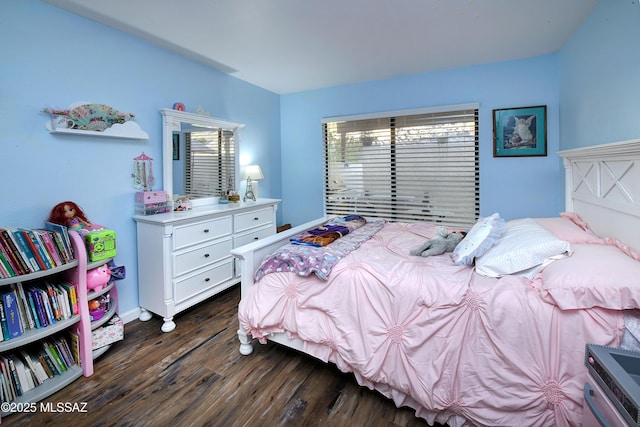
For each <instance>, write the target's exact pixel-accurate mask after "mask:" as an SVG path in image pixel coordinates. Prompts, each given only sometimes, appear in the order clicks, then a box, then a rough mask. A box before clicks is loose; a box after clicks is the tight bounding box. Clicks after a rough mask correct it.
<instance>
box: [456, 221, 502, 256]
mask: <svg viewBox="0 0 640 427" xmlns="http://www.w3.org/2000/svg"><path fill="white" fill-rule="evenodd" d="M503 232H504V219H502V218H500V215H499V214H497V213H494V214H493V215H490V216H488V217H486V218H480V219H478V221H477V222H476V223H475V224H474V225H473V227H471V230H469V232H468V233H467V235H466V236H465V238H464V239H462V241H461V242H460V243H458V245H457V246H456V247H455V249H454V250H453V253H452V254H451V259H453V262H454V264H455V265H463V264H464V265H470V264H472V263H473V259H474V258H475V257H479V256H480V255H482V254H483V253H485V251H486V250H487V249H489V248H490V247H491V246H493V245H494V244H495V243H496V242H497V241H498V239H499V238H500V236H501V235H502V233H503Z"/></svg>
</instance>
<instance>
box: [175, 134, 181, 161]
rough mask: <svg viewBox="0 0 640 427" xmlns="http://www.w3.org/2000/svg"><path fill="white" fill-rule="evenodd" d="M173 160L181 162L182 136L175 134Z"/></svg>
mask: <svg viewBox="0 0 640 427" xmlns="http://www.w3.org/2000/svg"><path fill="white" fill-rule="evenodd" d="M173 160H180V135H178V134H173Z"/></svg>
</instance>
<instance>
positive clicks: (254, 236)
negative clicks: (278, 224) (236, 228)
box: [233, 225, 273, 248]
mask: <svg viewBox="0 0 640 427" xmlns="http://www.w3.org/2000/svg"><path fill="white" fill-rule="evenodd" d="M272 234H273V231H272V227H271V225H267V226H266V227H260V228H257V229H254V230H250V231H248V232H246V233H243V234H237V235H236V236H235V238H234V242H233V247H234V248H237V247H239V246H242V245H246V244H247V243H251V242H255V241H256V240H260V239H264V238H265V237H267V236H271V235H272Z"/></svg>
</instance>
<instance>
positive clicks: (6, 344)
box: [0, 231, 93, 416]
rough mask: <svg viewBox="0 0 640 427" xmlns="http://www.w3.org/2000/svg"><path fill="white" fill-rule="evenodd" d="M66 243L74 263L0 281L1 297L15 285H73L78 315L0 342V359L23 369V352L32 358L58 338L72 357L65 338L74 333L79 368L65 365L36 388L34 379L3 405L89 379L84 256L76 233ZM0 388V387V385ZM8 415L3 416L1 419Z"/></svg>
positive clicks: (38, 397)
mask: <svg viewBox="0 0 640 427" xmlns="http://www.w3.org/2000/svg"><path fill="white" fill-rule="evenodd" d="M69 241H70V243H71V247H72V248H73V252H74V256H75V259H74V260H72V261H70V262H68V263H67V264H64V265H61V266H58V267H54V268H50V269H48V270H41V271H37V272H33V273H30V274H22V275H18V276H14V277H9V278H3V279H0V293H2V294H5V293H6V292H10V291H11V290H12V289H16V288H17V286H18V284H20V286H24V289H33V288H38V287H41V286H44V285H43V283H45V281H46V282H49V283H62V282H67V283H74V284H75V285H76V286H75V290H76V294H77V307H78V309H77V314H73V315H71V317H69V318H66V319H63V320H58V321H56V322H52V323H51V324H49V325H48V326H41V327H39V328H31V329H27V328H24V330H23V332H22V333H21V335H19V336H17V337H14V338H11V339H6V340H4V341H2V342H0V358H5V359H6V360H8V359H9V358H13V359H20V361H21V362H22V361H24V362H25V363H24V364H23V365H24V366H28V363H26V360H25V359H24V358H23V357H21V355H22V351H23V350H24V351H25V353H27V354H30V355H35V354H36V353H37V352H38V350H36V349H37V348H39V347H41V346H42V343H45V342H52V341H57V340H60V339H61V338H60V337H64V338H67V343H68V345H69V347H72V350H71V351H72V353H73V352H75V349H73V347H75V346H74V344H75V343H74V341H73V339H72V338H70V337H71V335H70V334H68V333H73V334H75V336H76V337H77V363H79V365H80V366H78V365H77V364H73V363H70V364H67V369H66V370H64V372H61V373H57V374H56V375H54V376H52V377H50V378H48V379H41V384H39V385H36V384H35V383H36V382H37V381H35V378H34V381H32V382H33V383H34V384H32V385H35V386H34V387H33V388H30V389H29V390H26V391H23V392H22V394H21V395H20V396H13V398H11V399H9V397H11V396H5V395H4V394H3V397H5V401H10V402H15V403H30V402H37V401H39V400H42V399H44V398H46V397H47V396H50V395H51V394H53V393H55V392H56V391H58V390H60V389H61V388H63V387H65V386H67V385H68V384H70V383H72V382H73V381H75V380H76V379H78V378H79V377H81V376H82V375H84V376H87V377H88V376H91V375H92V374H93V355H92V344H91V339H92V334H91V331H92V328H91V322H90V318H89V307H88V304H87V301H88V299H87V298H88V294H87V286H86V272H87V252H86V249H85V245H84V242H83V240H82V238H81V237H80V235H79V234H78V233H76V232H75V231H69ZM12 285H15V286H12ZM32 359H33V357H32ZM60 371H62V370H60ZM0 372H1V369H0ZM27 374H28V371H27ZM34 377H35V376H34ZM23 378H24V377H23ZM20 382H22V381H20ZM1 387H2V385H1V384H0V388H1ZM1 393H4V392H1ZM9 414H10V413H2V414H1V416H7V415H9Z"/></svg>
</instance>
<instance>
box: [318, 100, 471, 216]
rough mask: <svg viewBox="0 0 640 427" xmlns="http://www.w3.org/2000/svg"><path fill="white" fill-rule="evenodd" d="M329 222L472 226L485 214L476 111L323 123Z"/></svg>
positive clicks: (456, 108)
mask: <svg viewBox="0 0 640 427" xmlns="http://www.w3.org/2000/svg"><path fill="white" fill-rule="evenodd" d="M323 128H324V148H325V151H324V155H325V209H326V213H327V215H346V214H349V213H359V214H361V215H365V216H369V217H379V218H385V219H387V220H389V221H403V222H415V221H430V222H440V223H442V224H443V225H448V226H452V227H470V226H471V225H473V223H474V222H475V220H476V219H477V217H478V215H479V212H480V200H479V194H480V183H479V164H478V106H477V104H472V105H462V106H451V107H445V108H433V109H422V110H412V111H405V112H395V113H386V114H380V115H375V116H373V115H366V116H365V115H363V116H350V117H338V118H331V119H325V120H323Z"/></svg>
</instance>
